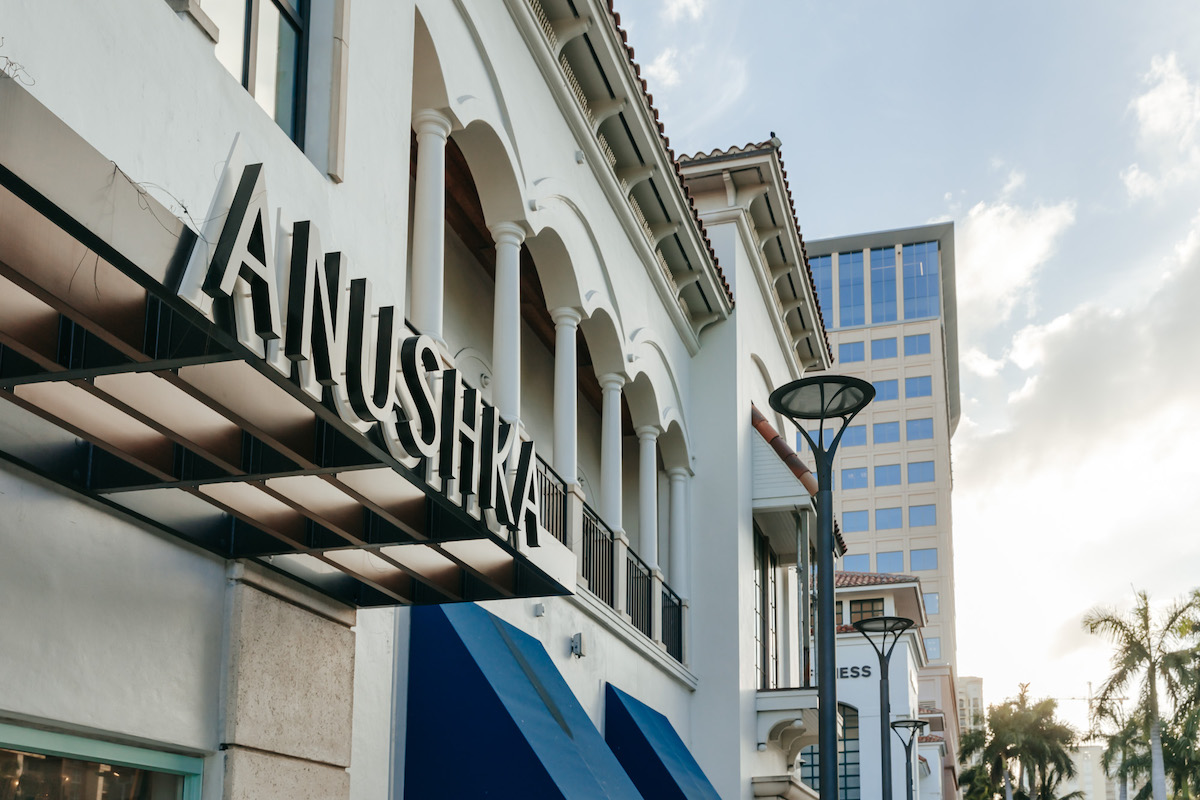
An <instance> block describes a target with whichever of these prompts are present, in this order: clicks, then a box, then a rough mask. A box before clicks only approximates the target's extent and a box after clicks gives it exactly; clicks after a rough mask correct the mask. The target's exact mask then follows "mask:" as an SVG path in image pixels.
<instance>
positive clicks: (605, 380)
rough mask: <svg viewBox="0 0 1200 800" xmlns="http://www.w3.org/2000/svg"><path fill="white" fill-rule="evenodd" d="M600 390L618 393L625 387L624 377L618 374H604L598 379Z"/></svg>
mask: <svg viewBox="0 0 1200 800" xmlns="http://www.w3.org/2000/svg"><path fill="white" fill-rule="evenodd" d="M599 381H600V388H601V389H604V390H606V391H607V390H609V389H615V390H617V391H620V390H621V389H622V388H623V387H624V386H625V376H624V375H622V374H621V373H619V372H606V373H604V374H603V375H601V376H600V378H599Z"/></svg>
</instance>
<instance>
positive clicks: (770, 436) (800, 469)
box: [750, 403, 846, 555]
mask: <svg viewBox="0 0 1200 800" xmlns="http://www.w3.org/2000/svg"><path fill="white" fill-rule="evenodd" d="M750 423H751V424H752V425H753V426H754V430H756V431H758V435H759V436H761V437H762V438H763V439H765V440H766V442H767V444H769V445H770V446H771V449H772V450H774V451H775V454H776V455H777V456H779V458H780V459H781V460H782V461H783V463H784V464H786V465H787V467H788V469H790V470H791V471H792V474H793V475H795V476H796V477H797V478H799V479H800V483H801V484H803V486H804V488H805V489H807V490H808V493H809V494H810V495H814V496H815V495H816V493H817V488H818V484H817V476H816V475H814V474H813V472H812V470H810V469H809V468H808V466H807V465H806V464H805V463H804V462H803V461H801V460H800V456H798V455H796V451H795V450H793V449H792V446H791V445H789V444H788V443H787V440H786V439H784V438H783V436H782V435H781V434H780V433H779V432H778V431H776V430H775V427H774V426H773V425H771V423H770V422H769V421H767V418H766V417H764V416H763V413H762V412H761V411H759V410H758V406H756V405H754V403H751V404H750ZM833 537H834V539H836V540H837V546H838V553H839V554H840V555H846V540H845V539H844V538H843V537H842V529H841V526H840V525H838V524H837V522H836V521H835V522H834V523H833Z"/></svg>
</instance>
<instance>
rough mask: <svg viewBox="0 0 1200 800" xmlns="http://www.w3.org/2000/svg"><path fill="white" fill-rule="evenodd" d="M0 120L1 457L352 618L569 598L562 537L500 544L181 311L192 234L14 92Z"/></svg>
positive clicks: (5, 93) (1, 99) (294, 388)
mask: <svg viewBox="0 0 1200 800" xmlns="http://www.w3.org/2000/svg"><path fill="white" fill-rule="evenodd" d="M0 108H4V114H2V115H0V400H4V401H7V402H3V403H0V457H3V458H4V459H7V460H9V461H11V462H14V463H17V464H19V465H20V466H22V467H24V468H26V469H29V470H32V471H34V472H36V473H38V474H40V475H42V476H44V477H47V478H50V479H52V480H54V481H56V482H57V483H59V484H62V485H63V486H65V487H68V488H69V489H71V490H74V491H76V492H78V493H81V494H84V495H87V496H89V497H92V498H94V499H96V500H99V501H100V502H102V503H105V504H107V505H109V506H111V507H114V508H117V509H120V510H121V511H123V512H125V513H128V514H130V515H132V516H134V517H136V518H138V519H140V520H142V521H143V522H146V523H149V524H151V525H153V526H155V527H156V528H158V529H160V530H162V531H166V532H168V533H170V534H172V535H174V536H177V537H179V538H180V539H183V540H185V541H187V542H190V543H192V544H194V545H198V546H199V547H202V548H204V549H205V550H208V551H210V552H213V553H216V554H218V555H220V556H222V557H224V558H253V559H257V560H259V561H261V562H263V563H265V564H267V565H268V566H270V567H272V568H274V569H277V570H280V571H282V572H285V573H289V574H291V575H293V576H294V577H296V578H297V579H299V580H301V581H303V582H305V583H307V584H309V585H311V586H313V587H314V588H316V589H318V590H320V591H322V592H324V593H326V594H328V595H330V596H332V597H335V598H337V599H339V600H341V601H343V602H346V603H348V604H351V605H354V606H378V605H398V604H430V603H447V602H456V601H467V600H484V599H493V598H501V597H522V596H526V597H527V596H543V595H552V594H562V593H565V592H566V591H567V589H566V588H564V587H565V586H569V585H570V584H571V583H573V579H574V572H575V566H574V559H573V557H571V554H570V551H569V550H568V549H567V548H566V547H565V546H564V545H562V543H561V542H559V541H558V540H556V539H554V537H553V536H542V537H540V538H541V542H540V545H541V546H539V547H530V546H529V544H528V543H526V542H525V541H523V540H521V538H520V537H515V536H504V535H497V534H496V533H494V532H493V531H492V530H490V529H489V528H488V527H487V525H486V524H484V523H483V522H481V521H480V520H478V519H476V518H475V517H473V516H472V515H470V514H468V513H467V512H466V511H465V510H464V509H463V508H462V507H460V506H459V505H458V504H456V503H454V502H451V501H450V499H448V498H447V497H445V496H444V495H442V494H440V493H439V492H437V491H434V490H433V489H431V488H430V486H429V485H428V484H427V483H426V482H425V481H424V480H423V479H422V478H421V476H419V475H417V474H416V473H415V472H414V471H413V470H411V469H409V468H407V467H405V466H404V465H403V464H401V463H400V462H399V461H397V460H396V459H395V458H393V457H392V456H391V455H390V453H389V451H388V449H387V447H386V446H384V444H383V442H381V441H380V440H379V439H378V437H377V436H375V435H373V434H371V433H368V434H363V433H360V432H359V431H358V430H357V429H355V428H354V427H353V426H351V425H348V424H347V423H346V422H345V421H344V420H343V419H342V418H341V417H340V416H339V414H338V413H337V411H336V410H335V409H334V408H333V407H332V404H331V403H329V402H328V401H327V402H326V403H321V402H318V401H316V400H314V399H313V398H312V397H310V396H309V395H308V394H306V393H305V392H304V391H303V390H302V389H301V388H300V387H299V386H298V385H297V384H296V383H294V382H293V381H292V380H289V379H288V378H287V377H286V376H284V375H282V374H280V373H279V372H277V371H276V370H274V369H273V368H271V367H270V366H269V365H267V364H266V363H265V362H263V361H262V360H261V359H259V358H258V357H257V356H255V354H253V353H252V352H250V351H249V350H247V349H246V348H245V347H243V346H242V345H241V344H240V343H239V342H238V341H237V339H236V337H235V336H234V335H232V334H231V333H230V332H228V331H226V330H225V329H223V328H222V327H220V326H218V325H216V324H214V323H213V322H211V321H210V320H209V319H207V318H206V317H205V316H204V315H202V314H201V313H199V312H198V311H196V310H195V309H194V308H192V307H191V306H190V305H188V304H187V303H186V302H184V301H183V300H182V299H181V298H180V297H179V296H178V295H177V294H176V292H175V290H174V287H176V286H177V285H178V282H179V278H180V276H181V274H182V271H183V268H184V265H185V264H186V262H187V260H188V258H189V256H190V254H191V251H192V248H193V246H194V245H195V243H196V241H197V236H196V234H195V233H194V232H193V231H192V230H191V229H190V228H188V227H187V226H186V225H184V224H183V222H181V221H180V220H179V219H178V218H176V217H175V216H174V215H173V214H171V213H170V212H169V211H168V210H167V209H166V208H164V207H163V206H162V205H161V204H159V203H158V202H157V201H155V200H154V198H152V197H151V196H149V195H148V194H147V193H146V192H145V190H143V189H142V188H141V187H140V186H138V185H137V184H136V183H134V182H133V181H132V180H130V179H129V178H128V177H127V176H126V175H125V173H124V172H122V171H121V170H120V168H119V167H117V166H116V165H115V164H114V163H112V162H111V161H109V160H108V159H106V158H104V157H103V156H102V155H101V154H99V153H98V152H96V151H95V150H94V149H93V148H91V147H90V146H89V145H88V144H87V143H86V142H84V141H83V140H82V139H81V138H79V137H78V135H76V134H75V133H74V132H73V131H71V130H70V128H69V127H68V126H67V125H66V124H65V123H63V122H62V121H61V120H59V119H57V118H56V117H54V116H53V114H51V113H50V112H49V111H48V110H46V109H45V108H44V107H43V106H41V105H40V104H39V103H38V102H37V101H36V100H35V99H34V98H33V97H32V96H31V95H29V94H28V93H27V92H26V91H25V90H24V89H23V88H22V87H20V86H18V85H17V84H16V82H14V81H0ZM31 546H35V547H36V541H35V540H32V539H31Z"/></svg>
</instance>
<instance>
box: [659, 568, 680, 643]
mask: <svg viewBox="0 0 1200 800" xmlns="http://www.w3.org/2000/svg"><path fill="white" fill-rule="evenodd" d="M662 640H663V644H665V645H666V646H667V653H668V654H669V655H670V656H671V658H673V659H675V660H676V661H683V600H682V599H680V597H679V595H677V594H675V592H673V591H672V590H671V587H670V586H667V585H666V584H665V583H664V584H663V590H662Z"/></svg>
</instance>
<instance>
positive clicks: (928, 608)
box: [923, 592, 942, 614]
mask: <svg viewBox="0 0 1200 800" xmlns="http://www.w3.org/2000/svg"><path fill="white" fill-rule="evenodd" d="M923 597H924V598H925V613H926V614H940V613H941V604H942V603H941V597H940V596H939V595H938V593H937V592H926V593H925V594H924V595H923Z"/></svg>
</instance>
